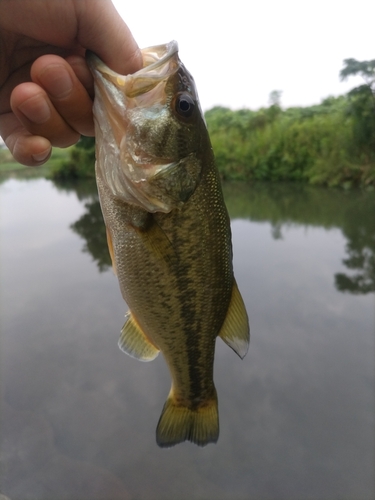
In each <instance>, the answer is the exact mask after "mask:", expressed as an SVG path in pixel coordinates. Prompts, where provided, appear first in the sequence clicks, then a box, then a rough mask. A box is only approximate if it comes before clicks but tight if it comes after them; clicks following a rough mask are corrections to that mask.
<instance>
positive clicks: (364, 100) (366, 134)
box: [340, 58, 375, 158]
mask: <svg viewBox="0 0 375 500" xmlns="http://www.w3.org/2000/svg"><path fill="white" fill-rule="evenodd" d="M356 75H360V76H361V77H362V78H363V80H364V81H365V84H364V85H360V86H359V87H355V88H354V89H352V90H351V91H350V92H348V96H349V99H350V105H349V107H348V115H350V116H352V118H353V121H354V123H353V133H354V139H355V142H356V144H357V148H358V150H360V151H362V152H363V153H364V155H366V156H367V157H368V158H370V157H373V156H374V153H375V59H373V60H371V61H357V60H356V59H352V58H350V59H344V67H343V68H342V70H341V71H340V78H341V80H346V79H347V78H349V77H350V76H356Z"/></svg>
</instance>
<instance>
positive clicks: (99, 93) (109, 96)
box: [87, 41, 204, 213]
mask: <svg viewBox="0 0 375 500" xmlns="http://www.w3.org/2000/svg"><path fill="white" fill-rule="evenodd" d="M142 56H143V68H142V69H140V70H139V71H137V72H136V73H134V74H133V75H127V76H124V75H120V74H118V73H115V72H114V71H112V70H111V69H110V68H108V67H107V66H106V65H105V64H104V63H103V62H102V61H101V60H100V59H99V58H98V57H97V56H96V55H95V54H93V53H91V52H89V53H88V55H87V61H88V64H89V67H90V69H91V72H92V74H93V77H94V82H95V101H94V108H93V112H94V118H95V134H96V148H97V150H96V158H97V162H96V171H97V176H99V177H100V178H101V179H102V180H103V182H105V183H106V185H107V186H108V188H109V189H110V191H111V192H112V194H113V195H114V196H115V197H118V198H120V199H122V200H123V201H125V202H126V203H129V204H132V205H135V206H138V207H140V208H143V209H145V210H146V211H148V212H164V213H168V212H170V211H171V210H172V209H173V208H175V207H176V206H178V205H180V204H181V203H184V202H185V201H187V200H188V199H189V197H190V196H191V194H192V193H193V192H194V190H195V188H196V186H197V184H198V182H199V179H200V174H201V168H202V167H201V162H200V160H199V159H198V157H197V155H196V154H195V152H196V150H197V149H198V146H199V145H198V144H197V137H199V135H200V134H197V133H194V126H196V124H197V123H198V125H199V124H200V125H201V124H202V123H204V120H203V116H202V112H201V109H200V106H199V101H198V96H197V92H196V88H195V84H194V80H193V78H192V76H191V75H190V73H189V72H188V71H187V70H186V69H185V67H184V66H183V64H182V63H181V61H180V60H179V58H178V45H177V42H175V41H172V42H170V43H168V44H165V45H159V46H156V47H150V48H147V49H143V50H142ZM176 139H178V140H176ZM176 144H177V145H179V149H177V148H176Z"/></svg>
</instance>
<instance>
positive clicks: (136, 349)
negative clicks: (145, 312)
mask: <svg viewBox="0 0 375 500" xmlns="http://www.w3.org/2000/svg"><path fill="white" fill-rule="evenodd" d="M126 317H127V319H126V321H125V324H124V326H123V327H122V330H121V336H120V339H119V341H118V346H119V348H120V349H121V350H122V351H123V352H125V353H126V354H129V356H131V357H132V358H136V359H139V360H140V361H152V360H153V359H155V358H156V356H157V355H158V354H159V349H157V348H156V347H155V346H154V345H153V344H152V343H151V342H150V340H149V339H148V338H147V337H146V335H145V334H144V333H143V331H142V330H141V328H140V326H139V325H138V324H137V322H136V320H135V319H134V317H133V315H132V314H131V312H128V313H127V315H126Z"/></svg>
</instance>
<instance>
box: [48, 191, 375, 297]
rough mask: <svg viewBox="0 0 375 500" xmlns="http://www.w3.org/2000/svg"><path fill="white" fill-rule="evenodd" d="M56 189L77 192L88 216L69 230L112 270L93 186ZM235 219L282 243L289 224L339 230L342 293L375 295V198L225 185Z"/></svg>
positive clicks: (360, 193)
mask: <svg viewBox="0 0 375 500" xmlns="http://www.w3.org/2000/svg"><path fill="white" fill-rule="evenodd" d="M57 188H58V189H61V190H67V191H74V192H75V193H76V194H77V197H78V198H79V199H80V200H81V201H82V202H83V203H84V207H85V213H84V214H83V215H82V216H81V217H80V218H79V220H77V221H76V222H75V223H74V224H72V226H71V228H72V230H73V231H74V232H76V233H77V234H79V235H80V236H81V237H82V238H83V239H84V240H85V246H84V248H83V251H84V252H88V253H90V254H91V255H92V257H93V259H94V261H95V262H96V264H97V266H98V268H99V270H100V271H104V270H106V269H107V268H108V267H110V266H111V259H110V256H109V253H108V249H107V240H106V233H105V226H104V222H103V218H102V214H101V210H100V205H99V199H98V194H97V190H96V185H95V182H90V181H75V182H73V183H69V184H66V183H64V184H61V183H60V184H58V185H57ZM224 194H225V199H226V203H227V206H228V210H229V214H230V216H231V218H233V219H234V218H243V219H250V220H252V221H259V222H269V223H271V226H272V236H273V238H275V239H282V237H283V236H282V233H283V228H285V227H287V226H290V225H304V226H317V227H324V228H325V229H331V228H340V229H341V231H342V233H343V235H344V236H345V238H346V239H347V244H346V253H347V257H346V258H345V259H344V260H343V264H344V265H345V267H346V268H347V269H348V273H347V274H344V273H338V274H336V275H335V286H336V288H337V290H339V291H341V292H350V293H356V294H364V293H369V292H373V291H375V217H374V216H373V214H374V213H375V194H374V193H373V192H364V191H359V190H358V191H354V190H353V191H349V192H344V191H340V190H332V189H325V188H317V187H311V186H308V185H293V184H286V185H283V184H279V183H278V184H263V185H262V184H257V185H255V186H249V185H247V184H245V183H230V184H224Z"/></svg>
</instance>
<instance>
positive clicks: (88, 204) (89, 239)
mask: <svg viewBox="0 0 375 500" xmlns="http://www.w3.org/2000/svg"><path fill="white" fill-rule="evenodd" d="M54 184H55V186H56V187H57V189H59V190H63V191H74V192H75V193H76V195H77V198H78V199H79V200H80V201H83V202H84V207H85V210H86V211H85V213H84V214H83V215H82V216H81V217H80V218H79V219H78V220H77V221H76V222H75V223H74V224H72V225H71V226H70V227H71V229H72V230H73V231H74V232H75V233H77V234H78V235H79V236H81V238H83V239H84V240H85V245H84V246H83V252H87V253H89V254H91V256H92V258H93V259H94V261H95V262H96V264H97V266H98V268H99V271H101V272H102V271H106V270H107V269H108V268H109V267H111V266H112V263H111V257H110V255H109V252H108V247H107V236H106V231H105V225H104V220H103V216H102V211H101V209H100V203H99V196H98V192H97V189H96V184H95V181H91V180H89V181H88V180H84V181H71V182H57V181H54Z"/></svg>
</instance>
